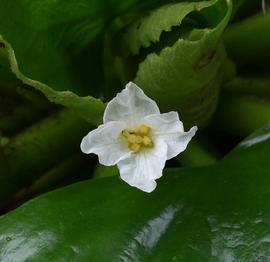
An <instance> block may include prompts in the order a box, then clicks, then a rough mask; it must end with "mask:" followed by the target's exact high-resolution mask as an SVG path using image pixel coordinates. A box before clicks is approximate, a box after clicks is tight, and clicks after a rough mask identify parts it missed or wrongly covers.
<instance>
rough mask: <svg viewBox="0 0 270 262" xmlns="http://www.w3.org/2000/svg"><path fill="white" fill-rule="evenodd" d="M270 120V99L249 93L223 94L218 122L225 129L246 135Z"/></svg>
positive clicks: (231, 132) (217, 115)
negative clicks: (238, 94) (242, 94)
mask: <svg viewBox="0 0 270 262" xmlns="http://www.w3.org/2000/svg"><path fill="white" fill-rule="evenodd" d="M269 122H270V103H269V101H267V100H265V99H262V98H258V97H254V96H248V95H244V96H232V95H230V94H223V95H222V96H221V99H220V104H219V107H218V110H217V114H216V124H217V125H218V127H219V128H221V129H223V130H224V131H226V132H228V133H230V134H233V135H236V136H239V137H245V136H247V135H249V134H251V133H252V132H253V131H255V130H256V129H258V128H260V127H261V126H263V125H265V124H267V123H269Z"/></svg>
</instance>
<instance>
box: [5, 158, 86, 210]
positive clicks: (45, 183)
mask: <svg viewBox="0 0 270 262" xmlns="http://www.w3.org/2000/svg"><path fill="white" fill-rule="evenodd" d="M84 166H85V160H84V159H83V158H82V157H81V155H80V154H79V153H77V154H75V155H72V156H71V157H69V158H67V159H66V160H64V161H63V162H61V163H60V164H58V165H57V166H55V167H53V168H52V169H50V170H49V171H47V172H45V173H44V174H43V175H42V176H40V177H39V178H38V179H37V180H35V181H34V182H33V183H32V184H31V185H30V186H29V187H26V188H23V189H21V190H20V191H19V192H18V193H17V194H16V195H15V196H14V197H13V199H12V200H11V204H10V205H11V207H14V206H18V204H21V203H22V202H24V201H26V200H27V199H30V198H33V197H34V196H36V195H39V194H41V193H44V192H46V191H48V190H49V189H51V188H54V187H55V186H56V185H57V184H58V183H60V182H61V181H62V180H63V179H65V178H68V177H70V176H74V175H78V174H79V173H80V171H81V170H82V167H84ZM9 208H10V206H9Z"/></svg>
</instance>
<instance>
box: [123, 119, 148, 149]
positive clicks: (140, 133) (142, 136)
mask: <svg viewBox="0 0 270 262" xmlns="http://www.w3.org/2000/svg"><path fill="white" fill-rule="evenodd" d="M150 131H151V128H150V127H148V126H146V125H144V124H142V125H140V126H138V127H137V128H136V129H135V130H134V131H133V130H132V131H130V130H127V129H125V130H123V131H122V135H123V137H124V138H125V140H126V141H127V142H128V148H129V149H130V150H132V151H133V152H135V153H137V152H139V151H140V150H141V149H143V148H146V147H148V148H149V147H152V146H153V142H152V139H151V137H150V135H149V134H150Z"/></svg>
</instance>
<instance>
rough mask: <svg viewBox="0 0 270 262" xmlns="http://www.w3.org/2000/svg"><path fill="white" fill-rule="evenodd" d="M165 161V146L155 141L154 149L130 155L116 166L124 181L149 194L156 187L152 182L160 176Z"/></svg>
mask: <svg viewBox="0 0 270 262" xmlns="http://www.w3.org/2000/svg"><path fill="white" fill-rule="evenodd" d="M166 160H167V145H166V143H164V142H163V141H162V140H158V139H157V140H156V141H155V145H154V148H151V149H146V150H144V151H143V152H141V153H136V154H132V155H131V156H130V157H129V158H126V159H124V160H121V161H120V162H119V163H118V164H117V166H118V168H119V170H120V177H121V178H122V179H123V180H124V181H126V182H127V183H128V184H130V185H131V186H135V187H137V188H139V189H141V190H143V191H146V192H151V191H153V190H154V189H155V187H156V183H154V180H155V179H158V178H160V177H161V176H162V170H163V168H164V166H165V162H166Z"/></svg>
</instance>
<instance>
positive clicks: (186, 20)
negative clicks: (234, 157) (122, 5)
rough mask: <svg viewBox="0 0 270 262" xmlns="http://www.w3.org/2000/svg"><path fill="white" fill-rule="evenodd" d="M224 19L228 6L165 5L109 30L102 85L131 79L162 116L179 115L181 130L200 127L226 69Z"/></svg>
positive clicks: (216, 0) (217, 2)
mask: <svg viewBox="0 0 270 262" xmlns="http://www.w3.org/2000/svg"><path fill="white" fill-rule="evenodd" d="M230 15H231V2H230V1H225V0H213V1H199V2H180V3H170V4H167V5H164V6H162V7H160V8H158V9H156V10H153V11H151V12H150V14H148V15H147V16H145V17H143V18H141V19H138V20H136V21H134V22H133V23H131V25H128V26H127V27H125V28H121V30H122V31H121V30H120V31H118V32H117V33H115V29H114V28H113V29H112V31H113V33H111V34H112V36H111V38H110V37H109V36H108V37H107V42H106V44H107V46H105V49H106V50H105V58H107V61H106V64H107V65H108V66H107V69H106V72H107V76H108V79H109V80H108V84H109V85H112V83H115V82H116V81H117V79H116V78H118V81H119V80H120V81H122V83H124V82H127V81H130V80H131V79H134V81H135V83H137V84H138V85H139V86H140V87H141V88H143V89H144V91H145V92H146V93H147V94H148V95H149V96H150V97H152V98H153V99H154V100H155V101H157V103H158V105H159V106H160V107H161V109H162V111H164V112H166V111H170V110H177V111H179V112H180V113H181V118H182V119H183V120H184V122H185V124H186V125H187V126H191V125H194V124H197V125H205V124H206V123H207V122H208V121H209V119H210V117H211V116H212V114H213V112H214V111H215V108H216V103H217V99H218V93H219V86H220V82H221V81H222V78H223V77H224V66H225V64H226V63H228V60H227V57H226V54H225V52H224V50H223V47H222V45H221V44H220V37H221V34H222V32H223V30H224V28H225V27H226V25H227V23H228V21H229V18H230ZM115 42H116V43H118V42H119V44H120V45H121V46H122V48H121V50H123V51H122V52H121V51H120V52H119V50H118V49H116V46H117V45H116V43H115ZM110 48H111V52H112V54H110V53H109V52H108V50H110ZM115 50H117V51H115ZM117 52H118V53H117ZM112 64H113V65H114V67H112V66H111V65H112Z"/></svg>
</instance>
